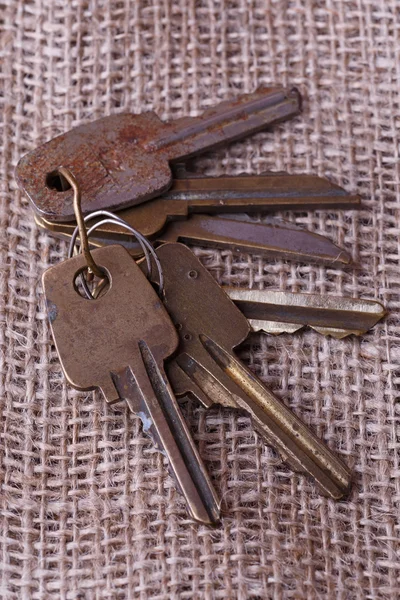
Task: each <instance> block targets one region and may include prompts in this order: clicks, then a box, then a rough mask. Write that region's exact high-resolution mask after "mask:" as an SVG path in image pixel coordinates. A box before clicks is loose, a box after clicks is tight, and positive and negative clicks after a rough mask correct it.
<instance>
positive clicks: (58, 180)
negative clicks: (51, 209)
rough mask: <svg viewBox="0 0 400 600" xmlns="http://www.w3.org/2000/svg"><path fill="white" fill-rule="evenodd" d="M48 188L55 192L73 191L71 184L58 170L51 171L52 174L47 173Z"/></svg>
mask: <svg viewBox="0 0 400 600" xmlns="http://www.w3.org/2000/svg"><path fill="white" fill-rule="evenodd" d="M46 186H47V187H48V188H49V190H52V191H55V192H66V191H67V190H70V189H71V184H70V182H69V181H68V180H67V178H66V177H64V175H62V173H60V172H59V171H58V170H57V169H56V170H55V171H51V173H47V175H46Z"/></svg>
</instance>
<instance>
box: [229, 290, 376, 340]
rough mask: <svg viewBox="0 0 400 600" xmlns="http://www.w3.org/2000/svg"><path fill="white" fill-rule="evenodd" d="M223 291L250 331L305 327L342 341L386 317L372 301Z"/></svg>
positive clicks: (250, 291) (251, 291)
mask: <svg viewBox="0 0 400 600" xmlns="http://www.w3.org/2000/svg"><path fill="white" fill-rule="evenodd" d="M223 289H224V290H225V292H226V293H227V294H228V296H229V297H230V299H231V300H233V301H234V303H235V304H236V306H237V307H238V308H240V310H241V311H242V313H243V314H244V315H245V316H246V317H247V319H248V321H249V323H250V325H251V328H252V330H253V331H265V332H266V333H272V334H279V333H294V332H295V331H298V330H299V329H302V328H303V327H306V326H308V327H311V328H312V329H314V330H315V331H318V332H319V333H322V334H323V335H330V336H332V337H335V338H337V339H342V338H344V337H347V336H348V335H352V334H354V335H362V334H363V333H365V332H366V331H368V330H369V329H371V327H373V326H374V325H375V324H376V323H377V322H378V321H380V320H381V319H383V317H384V316H385V315H386V311H385V308H384V307H383V306H382V304H381V303H380V302H377V301H376V300H358V299H356V298H343V297H341V296H320V295H319V294H295V293H292V292H278V291H271V290H268V289H266V290H256V289H254V290H246V289H243V288H238V287H228V286H227V287H224V288H223Z"/></svg>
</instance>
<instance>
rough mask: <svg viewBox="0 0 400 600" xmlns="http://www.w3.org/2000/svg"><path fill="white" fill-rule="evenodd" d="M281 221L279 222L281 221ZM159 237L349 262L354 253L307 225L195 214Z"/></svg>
mask: <svg viewBox="0 0 400 600" xmlns="http://www.w3.org/2000/svg"><path fill="white" fill-rule="evenodd" d="M278 223H279V224H278ZM159 241H162V242H183V243H185V244H197V245H200V246H211V247H212V248H220V249H222V250H232V251H233V252H239V253H240V252H248V253H252V254H257V255H259V256H263V257H268V258H282V259H286V260H294V261H304V262H316V263H321V264H328V265H332V266H334V265H348V264H349V263H350V262H351V257H350V256H349V254H347V252H346V251H345V250H343V249H342V248H339V247H338V246H336V245H335V244H334V243H333V242H331V241H330V240H328V239H327V238H325V237H323V236H321V235H318V234H316V233H312V232H311V231H307V230H304V229H300V228H296V227H293V226H292V225H291V226H290V227H285V225H284V224H283V223H282V222H278V221H277V222H276V224H275V223H274V224H271V223H256V222H251V221H247V220H243V221H242V220H240V219H225V218H224V219H221V218H218V217H208V216H203V215H193V216H192V217H190V218H189V219H187V220H186V221H176V222H175V223H170V224H169V226H168V227H167V229H166V231H165V232H163V233H162V234H160V236H159Z"/></svg>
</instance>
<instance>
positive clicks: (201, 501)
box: [112, 341, 220, 525]
mask: <svg viewBox="0 0 400 600" xmlns="http://www.w3.org/2000/svg"><path fill="white" fill-rule="evenodd" d="M139 348H140V351H141V355H142V359H143V368H142V369H141V370H138V369H137V368H135V373H133V371H132V369H131V367H127V368H126V369H122V370H121V371H119V372H113V373H112V378H113V381H114V384H115V387H116V389H117V391H118V393H119V395H120V397H121V398H122V399H123V400H125V401H126V402H127V404H128V406H129V408H130V410H131V411H132V413H134V414H137V415H138V417H140V419H141V421H142V423H143V431H144V432H145V433H147V435H149V436H150V438H151V439H152V441H153V443H154V446H155V448H156V449H157V450H159V451H160V452H161V453H162V454H164V456H166V457H167V459H168V467H169V471H170V473H171V475H172V476H173V477H174V479H175V481H176V483H177V485H178V488H179V490H180V492H181V494H182V495H183V496H184V497H185V499H186V503H187V506H188V509H189V512H190V514H191V516H192V518H193V519H195V520H196V521H199V522H200V523H205V524H208V525H211V524H214V523H217V522H218V521H219V517H220V501H219V499H218V497H217V495H216V493H215V491H214V488H213V487H212V486H210V481H209V478H208V475H207V473H206V471H205V469H204V466H203V463H202V462H201V458H200V456H199V453H198V451H197V448H196V446H195V445H194V442H193V439H192V437H191V435H190V432H189V429H188V427H187V425H186V422H185V420H184V419H183V417H182V414H181V412H180V410H179V407H178V405H177V402H176V400H175V397H174V395H173V392H172V390H171V388H170V385H169V382H168V380H167V378H166V376H165V373H164V372H160V369H159V368H158V365H157V362H156V361H155V359H154V356H153V354H152V352H151V350H150V348H149V347H148V345H147V344H146V342H144V341H141V342H140V343H139ZM140 371H141V372H140ZM138 395H139V398H140V400H139V402H140V403H141V404H142V407H140V408H141V410H137V401H138ZM166 424H167V425H168V426H166Z"/></svg>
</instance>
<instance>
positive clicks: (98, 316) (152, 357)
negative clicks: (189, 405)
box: [43, 246, 220, 523]
mask: <svg viewBox="0 0 400 600" xmlns="http://www.w3.org/2000/svg"><path fill="white" fill-rule="evenodd" d="M93 258H94V259H95V261H96V263H97V265H99V266H101V268H102V269H103V271H104V272H105V273H106V275H107V276H108V280H109V289H108V291H107V293H105V294H104V295H102V296H101V297H100V298H97V299H93V300H90V299H87V298H84V297H82V296H81V295H80V294H79V293H78V291H77V288H76V285H75V280H76V277H77V276H78V275H79V273H81V272H82V271H84V269H85V265H86V262H85V259H84V257H83V256H82V255H79V256H77V257H75V258H72V259H69V260H67V261H65V262H63V263H60V264H58V265H56V266H54V267H51V268H50V269H48V270H47V271H46V272H45V274H44V276H43V287H44V291H45V297H46V303H47V308H48V314H49V319H50V323H51V329H52V332H53V337H54V341H55V345H56V348H57V351H58V355H59V357H60V361H61V365H62V368H63V370H64V373H65V376H66V377H67V379H68V381H69V383H70V384H71V385H72V386H74V387H75V388H77V389H79V390H91V389H94V388H99V389H100V390H101V391H102V392H103V394H104V396H105V398H106V400H107V402H115V401H118V400H125V401H126V402H127V404H128V406H129V408H130V410H131V411H132V412H133V413H134V414H136V415H138V416H139V417H140V419H141V420H142V423H143V430H144V431H145V432H146V433H147V434H148V435H149V436H150V437H151V438H152V440H153V442H154V444H155V447H156V448H157V449H158V450H159V451H160V452H161V453H163V454H164V455H165V456H166V457H167V459H168V462H169V467H170V469H171V473H172V475H173V476H174V478H175V481H176V483H177V487H178V489H179V490H180V491H181V493H182V494H183V496H184V497H185V500H186V502H187V506H188V510H189V512H190V514H191V516H192V517H193V518H194V519H196V520H198V521H201V522H203V523H215V522H216V521H217V520H218V518H219V508H220V507H219V500H218V498H217V496H216V493H215V491H214V489H213V486H212V484H211V482H210V479H209V477H208V475H207V472H206V469H205V467H204V465H203V463H202V461H201V458H200V456H199V453H198V451H197V449H196V446H195V444H194V442H193V440H192V438H191V436H190V433H189V430H188V428H187V425H186V423H185V421H184V419H183V417H182V415H181V412H180V410H179V407H178V404H177V402H176V399H175V396H174V394H173V392H172V390H171V387H170V385H169V382H168V379H167V377H166V375H165V371H164V364H163V363H164V360H165V359H166V358H168V357H169V356H171V354H172V353H173V352H174V351H175V350H176V347H177V345H178V336H177V334H176V330H175V327H174V325H173V323H172V322H171V320H170V318H169V316H168V314H167V312H166V310H165V308H164V307H163V304H162V302H161V300H160V299H159V297H158V296H157V294H156V292H155V290H154V289H153V287H152V285H151V284H150V283H149V282H148V280H147V279H146V277H145V275H144V274H143V273H142V271H141V270H140V268H139V267H138V266H137V265H136V263H135V262H134V261H133V260H132V258H131V257H130V255H129V254H128V252H127V251H126V250H125V248H123V247H122V246H108V247H106V248H100V249H98V250H95V251H94V252H93Z"/></svg>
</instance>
